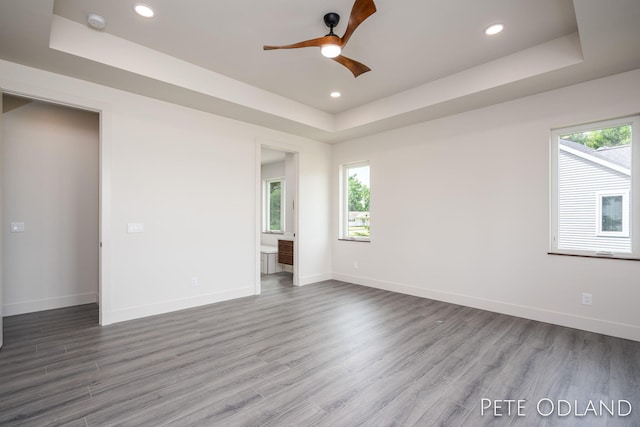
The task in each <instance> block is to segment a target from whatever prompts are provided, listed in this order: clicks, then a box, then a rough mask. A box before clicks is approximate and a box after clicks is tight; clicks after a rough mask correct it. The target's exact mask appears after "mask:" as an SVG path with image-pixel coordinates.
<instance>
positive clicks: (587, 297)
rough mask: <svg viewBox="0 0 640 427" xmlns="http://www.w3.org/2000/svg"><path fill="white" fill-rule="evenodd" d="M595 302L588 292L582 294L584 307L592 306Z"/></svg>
mask: <svg viewBox="0 0 640 427" xmlns="http://www.w3.org/2000/svg"><path fill="white" fill-rule="evenodd" d="M592 301H593V295H591V294H588V293H586V292H583V293H582V305H591V304H592Z"/></svg>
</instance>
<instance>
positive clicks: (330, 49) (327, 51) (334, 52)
mask: <svg viewBox="0 0 640 427" xmlns="http://www.w3.org/2000/svg"><path fill="white" fill-rule="evenodd" d="M320 52H321V53H322V55H323V56H326V57H327V58H335V57H336V56H338V55H340V53H341V52H342V49H341V48H340V46H338V45H337V44H325V45H324V46H322V47H321V48H320Z"/></svg>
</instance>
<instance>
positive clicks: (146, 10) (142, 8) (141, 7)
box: [133, 3, 155, 18]
mask: <svg viewBox="0 0 640 427" xmlns="http://www.w3.org/2000/svg"><path fill="white" fill-rule="evenodd" d="M133 10H135V11H136V13H137V14H138V15H140V16H144V17H145V18H152V17H153V15H155V13H154V12H153V9H151V8H150V7H149V6H147V5H146V4H142V3H138V4H136V5H135V6H133Z"/></svg>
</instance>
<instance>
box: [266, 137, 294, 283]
mask: <svg viewBox="0 0 640 427" xmlns="http://www.w3.org/2000/svg"><path fill="white" fill-rule="evenodd" d="M260 159H261V162H260V163H261V164H260V188H261V209H260V223H261V234H260V288H261V292H262V293H265V292H271V291H279V290H282V289H285V288H290V287H293V286H295V285H296V280H297V274H296V273H297V259H296V256H295V253H296V228H297V217H296V209H297V208H296V198H297V193H298V165H297V161H298V159H297V153H292V152H287V151H283V150H280V149H277V148H272V147H266V146H262V147H261V152H260Z"/></svg>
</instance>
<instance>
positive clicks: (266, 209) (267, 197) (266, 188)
mask: <svg viewBox="0 0 640 427" xmlns="http://www.w3.org/2000/svg"><path fill="white" fill-rule="evenodd" d="M275 182H279V183H280V228H281V230H271V221H270V220H271V191H270V188H271V184H272V183H275ZM262 191H263V197H262V200H263V204H262V212H263V215H262V232H263V233H268V234H284V233H285V228H286V222H285V219H286V217H285V214H286V212H285V207H286V203H285V198H286V196H285V195H286V182H285V177H276V178H268V179H265V180H263V186H262Z"/></svg>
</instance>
